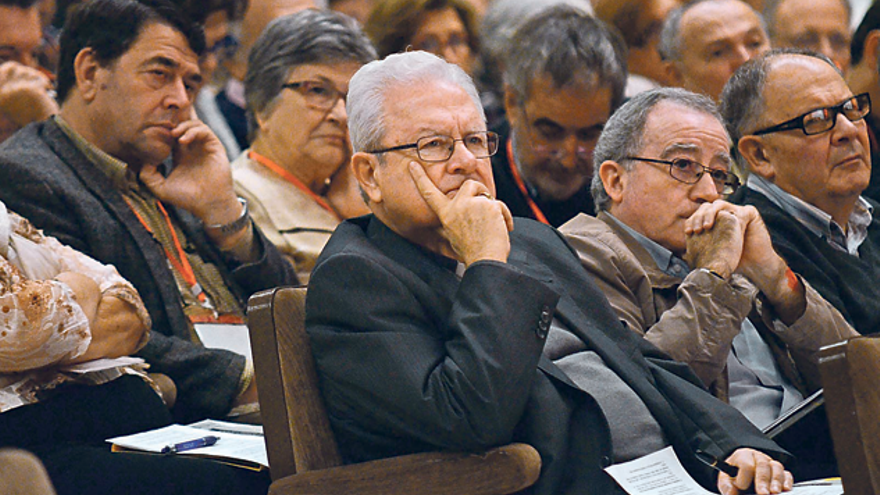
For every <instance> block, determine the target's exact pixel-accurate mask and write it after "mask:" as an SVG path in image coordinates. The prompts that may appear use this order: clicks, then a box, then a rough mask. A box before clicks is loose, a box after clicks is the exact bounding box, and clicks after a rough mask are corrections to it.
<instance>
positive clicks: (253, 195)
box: [232, 150, 339, 284]
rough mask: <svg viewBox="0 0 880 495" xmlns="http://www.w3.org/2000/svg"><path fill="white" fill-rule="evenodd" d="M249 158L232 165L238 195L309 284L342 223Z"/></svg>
mask: <svg viewBox="0 0 880 495" xmlns="http://www.w3.org/2000/svg"><path fill="white" fill-rule="evenodd" d="M247 154H248V151H247V150H246V151H245V152H244V153H242V154H241V156H239V157H238V158H237V159H236V160H235V161H234V162H233V163H232V178H233V180H234V181H235V191H236V194H238V195H239V196H241V197H242V198H244V199H246V200H247V202H248V208H249V209H250V214H251V218H252V219H253V220H254V222H255V223H256V224H257V226H258V227H260V229H261V230H262V231H263V233H264V234H265V235H266V237H267V238H268V239H269V241H271V242H272V244H275V246H277V247H278V249H279V250H280V251H281V252H282V253H283V254H284V256H285V257H286V258H287V259H288V260H289V261H290V262H291V263H293V266H294V268H295V269H296V275H297V276H298V277H299V281H300V283H303V284H306V283H308V281H309V276H310V275H311V273H312V268H314V267H315V261H316V260H317V259H318V255H320V254H321V250H322V249H324V244H326V243H327V240H328V239H330V234H332V233H333V231H334V230H336V226H337V225H339V219H338V218H337V217H336V215H334V214H332V213H330V212H328V211H327V210H325V209H324V208H323V207H322V206H321V205H319V204H318V203H316V202H315V200H313V199H312V198H311V197H309V195H308V194H306V193H304V192H302V191H300V190H299V189H297V188H296V186H294V185H293V184H291V183H289V182H287V181H285V180H284V179H283V178H281V177H280V176H278V175H277V174H275V173H274V172H272V171H271V170H269V169H267V168H266V167H263V166H262V165H260V164H259V163H257V162H255V161H253V160H251V159H250V158H248V156H247Z"/></svg>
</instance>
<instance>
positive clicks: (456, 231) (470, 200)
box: [409, 162, 513, 266]
mask: <svg viewBox="0 0 880 495" xmlns="http://www.w3.org/2000/svg"><path fill="white" fill-rule="evenodd" d="M409 172H410V175H412V178H413V180H414V181H415V183H416V186H417V187H418V189H419V192H420V193H421V195H422V197H423V198H424V199H425V202H426V203H428V206H429V207H430V208H431V210H432V211H433V212H434V213H435V214H436V215H437V218H439V219H440V224H441V227H440V229H439V234H440V236H441V237H443V239H445V240H446V241H447V242H448V243H449V246H450V247H451V249H452V251H453V253H449V254H453V255H454V257H455V258H456V259H458V260H459V261H461V262H462V263H464V264H465V266H470V265H471V264H472V263H474V262H477V261H480V260H495V261H502V262H506V261H507V256H508V255H509V254H510V235H509V232H510V231H512V230H513V216H512V215H511V214H510V210H509V209H508V208H507V205H505V204H504V203H503V202H501V201H498V200H495V199H494V198H492V196H491V192H490V191H489V189H488V188H487V187H486V186H485V185H483V184H481V183H479V182H477V181H474V180H467V181H465V182H464V184H462V186H461V187H460V188H459V189H458V192H457V193H456V194H455V197H453V198H452V199H449V198H448V197H446V195H445V194H443V193H442V192H441V191H440V190H439V189H437V186H435V185H434V183H433V182H432V181H431V179H430V178H429V177H428V175H427V174H426V173H425V170H424V169H423V168H422V166H421V165H420V164H418V163H416V162H410V164H409Z"/></svg>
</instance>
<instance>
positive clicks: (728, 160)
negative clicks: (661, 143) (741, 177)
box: [660, 143, 733, 170]
mask: <svg viewBox="0 0 880 495" xmlns="http://www.w3.org/2000/svg"><path fill="white" fill-rule="evenodd" d="M699 151H700V147H699V146H697V145H695V144H691V143H673V144H671V145H669V146H667V147H666V149H664V150H663V152H661V153H660V157H661V158H664V159H665V158H667V157H669V156H670V155H672V154H675V153H678V152H684V153H688V154H694V153H698V152H699ZM715 160H721V161H722V162H724V164H725V165H727V168H728V170H729V169H730V168H731V167H732V166H733V158H732V157H731V156H730V154H729V153H726V152H723V151H722V152H719V153H716V154H715V156H713V157H712V161H715ZM707 166H708V165H707Z"/></svg>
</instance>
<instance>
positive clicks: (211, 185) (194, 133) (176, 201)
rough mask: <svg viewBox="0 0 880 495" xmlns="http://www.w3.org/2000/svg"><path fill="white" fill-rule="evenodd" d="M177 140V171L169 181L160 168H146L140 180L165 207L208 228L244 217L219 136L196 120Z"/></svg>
mask: <svg viewBox="0 0 880 495" xmlns="http://www.w3.org/2000/svg"><path fill="white" fill-rule="evenodd" d="M172 136H174V138H175V139H176V140H177V142H176V144H175V145H174V148H173V149H172V152H171V156H172V159H173V163H174V169H173V170H172V171H171V173H170V174H169V175H168V177H165V176H163V175H162V173H161V172H160V171H159V166H160V165H159V164H156V165H144V167H143V168H142V169H141V173H140V179H141V181H142V182H143V183H144V185H146V186H147V188H148V189H149V190H150V191H152V192H153V194H155V195H156V197H157V198H159V200H161V201H162V202H163V203H168V204H172V205H174V206H176V207H178V208H183V209H184V210H187V211H189V212H190V213H192V214H193V215H195V216H196V217H198V218H199V219H200V220H201V221H202V222H204V223H205V224H206V225H223V224H227V223H229V222H232V221H233V220H235V219H236V218H238V217H239V216H240V215H241V205H240V204H239V202H238V199H237V197H236V195H235V190H234V189H233V183H232V171H231V169H230V166H229V159H228V158H227V157H226V150H225V149H224V148H223V144H222V143H221V142H220V140H219V139H217V136H215V135H214V133H213V132H212V131H211V129H209V128H208V126H207V125H205V124H204V123H203V122H201V121H200V120H197V119H195V118H193V119H191V120H187V121H185V122H181V123H180V124H178V126H177V127H175V128H174V130H173V131H172Z"/></svg>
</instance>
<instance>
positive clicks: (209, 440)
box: [162, 435, 220, 454]
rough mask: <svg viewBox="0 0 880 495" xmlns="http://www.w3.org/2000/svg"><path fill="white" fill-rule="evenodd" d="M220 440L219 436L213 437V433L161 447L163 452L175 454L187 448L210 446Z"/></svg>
mask: <svg viewBox="0 0 880 495" xmlns="http://www.w3.org/2000/svg"><path fill="white" fill-rule="evenodd" d="M218 440H220V437H215V436H213V435H209V436H207V437H202V438H196V439H195V440H188V441H186V442H181V443H175V444H174V445H168V446H166V447H163V448H162V453H163V454H176V453H178V452H184V451H187V450H193V449H199V448H202V447H210V446H211V445H214V444H215V443H217V441H218Z"/></svg>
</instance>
